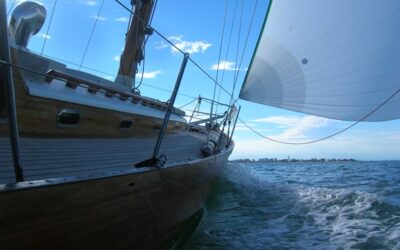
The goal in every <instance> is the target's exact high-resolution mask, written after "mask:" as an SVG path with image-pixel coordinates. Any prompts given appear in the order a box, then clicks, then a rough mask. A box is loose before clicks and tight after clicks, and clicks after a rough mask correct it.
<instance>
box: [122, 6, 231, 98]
mask: <svg viewBox="0 0 400 250" xmlns="http://www.w3.org/2000/svg"><path fill="white" fill-rule="evenodd" d="M115 2H117V3H118V4H119V5H120V6H121V7H122V8H124V9H125V10H126V11H128V12H130V13H132V14H133V15H135V13H133V12H132V11H131V10H130V9H129V8H128V7H127V6H126V5H124V4H123V3H122V2H121V1H120V0H115ZM138 20H139V21H140V22H143V23H144V20H143V19H142V18H140V17H138ZM147 27H148V28H150V29H152V30H153V31H154V33H156V34H157V35H158V36H160V37H161V38H162V39H163V40H164V41H166V42H167V43H168V44H169V45H171V46H172V47H173V48H174V49H176V50H177V51H179V52H180V53H181V54H182V55H185V54H186V52H184V51H182V50H181V49H180V48H178V46H176V45H175V44H174V43H173V42H172V41H170V40H169V39H168V38H167V37H165V36H164V35H163V34H161V33H160V32H159V31H158V30H156V29H154V28H153V27H152V26H150V25H147ZM188 59H189V61H190V62H191V63H193V65H195V66H196V67H197V68H198V69H199V70H200V71H201V72H202V73H203V74H204V75H206V76H207V77H208V78H209V79H210V80H211V81H212V82H213V83H215V84H217V86H219V87H220V88H221V89H222V90H223V91H224V92H225V93H226V94H228V95H229V96H230V95H231V93H230V92H229V91H228V90H226V89H225V88H224V87H223V86H222V85H221V84H219V83H218V82H217V81H216V80H215V79H214V78H213V77H212V76H211V75H210V74H209V73H207V72H206V71H205V70H204V69H203V68H202V67H201V66H200V65H199V64H198V63H197V62H195V61H194V60H193V59H192V58H191V57H189V58H188Z"/></svg>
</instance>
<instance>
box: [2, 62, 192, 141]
mask: <svg viewBox="0 0 400 250" xmlns="http://www.w3.org/2000/svg"><path fill="white" fill-rule="evenodd" d="M44 84H45V83H44ZM14 86H15V91H16V103H17V114H18V122H19V130H20V134H21V135H22V136H30V137H32V136H36V137H43V136H44V137H147V136H156V135H157V134H158V131H159V128H160V127H161V124H162V119H160V118H153V117H147V116H142V115H133V114H129V113H123V112H117V111H113V110H107V109H100V108H96V107H90V106H85V105H79V104H75V103H68V102H64V101H58V100H51V99H46V98H39V97H34V96H30V95H28V94H27V90H26V86H25V84H24V83H23V80H22V76H21V72H20V71H19V70H15V69H14ZM64 108H72V109H75V110H78V111H79V113H80V117H81V118H80V121H79V125H78V126H77V127H76V128H58V127H57V121H56V117H57V114H58V113H59V112H60V111H61V110H62V109H64ZM127 118H128V119H130V120H132V121H133V125H132V126H131V128H129V129H126V130H123V131H121V130H120V128H119V125H120V122H121V121H122V120H124V119H127ZM182 129H184V123H180V122H173V121H171V122H169V124H168V129H167V133H171V132H174V131H177V130H182ZM7 131H8V129H7V125H6V124H0V134H2V135H5V134H7V133H8V132H7Z"/></svg>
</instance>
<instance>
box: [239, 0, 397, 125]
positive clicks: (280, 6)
mask: <svg viewBox="0 0 400 250" xmlns="http://www.w3.org/2000/svg"><path fill="white" fill-rule="evenodd" d="M399 89H400V1H399V0H385V1H381V0H368V1H366V0H275V1H272V3H271V6H270V9H269V12H268V15H267V18H266V22H265V24H264V29H263V31H262V34H261V36H260V39H259V41H258V46H257V49H256V52H255V54H254V55H253V59H252V63H251V65H250V68H249V70H248V72H247V76H246V79H245V82H244V84H243V86H242V90H241V93H240V98H241V99H244V100H249V101H252V102H257V103H261V104H266V105H270V106H275V107H280V108H284V109H289V110H294V111H299V112H304V113H309V114H313V115H318V116H323V117H328V118H333V119H340V120H351V121H357V120H360V119H362V118H364V117H365V116H366V115H367V114H369V113H371V111H373V110H374V109H376V108H377V107H379V106H380V105H381V104H382V103H384V102H385V100H387V99H388V98H390V97H391V96H392V95H393V94H394V93H395V92H396V91H398V90H399ZM399 104H400V93H399V94H397V95H395V96H394V97H393V98H392V99H390V100H389V101H388V102H387V103H386V104H385V105H383V106H382V107H381V108H380V109H379V110H377V111H376V112H375V113H373V114H372V115H371V116H369V117H368V118H367V119H365V120H366V121H383V120H391V119H397V118H400V105H399Z"/></svg>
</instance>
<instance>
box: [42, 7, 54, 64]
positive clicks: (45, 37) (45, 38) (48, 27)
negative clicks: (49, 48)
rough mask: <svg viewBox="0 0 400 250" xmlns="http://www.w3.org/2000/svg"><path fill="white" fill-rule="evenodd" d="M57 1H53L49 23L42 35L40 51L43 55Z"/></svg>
mask: <svg viewBox="0 0 400 250" xmlns="http://www.w3.org/2000/svg"><path fill="white" fill-rule="evenodd" d="M57 1H58V0H55V1H54V7H53V10H52V11H51V15H50V20H49V25H47V30H46V35H45V36H44V41H43V46H42V51H41V52H40V55H41V56H42V55H43V51H44V47H45V46H46V42H47V38H48V36H49V31H50V26H51V23H52V22H53V16H54V11H55V9H56V6H57Z"/></svg>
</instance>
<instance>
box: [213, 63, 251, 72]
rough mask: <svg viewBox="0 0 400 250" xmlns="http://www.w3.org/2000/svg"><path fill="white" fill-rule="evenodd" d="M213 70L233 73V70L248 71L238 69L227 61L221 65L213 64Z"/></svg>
mask: <svg viewBox="0 0 400 250" xmlns="http://www.w3.org/2000/svg"><path fill="white" fill-rule="evenodd" d="M211 69H212V70H230V71H233V70H240V71H243V70H244V71H246V70H247V69H246V68H245V69H236V67H235V63H234V62H231V61H225V60H223V61H220V62H219V63H216V64H213V65H212V66H211Z"/></svg>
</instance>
